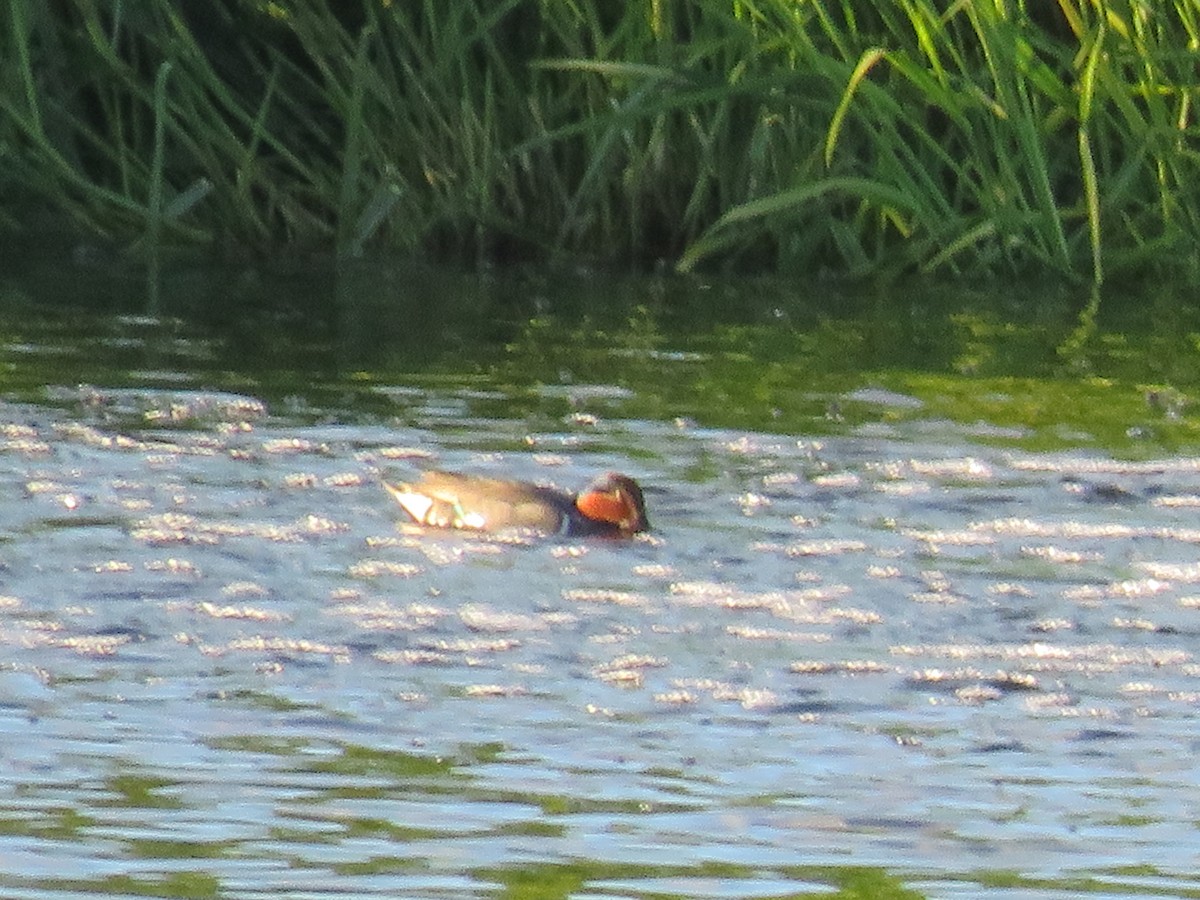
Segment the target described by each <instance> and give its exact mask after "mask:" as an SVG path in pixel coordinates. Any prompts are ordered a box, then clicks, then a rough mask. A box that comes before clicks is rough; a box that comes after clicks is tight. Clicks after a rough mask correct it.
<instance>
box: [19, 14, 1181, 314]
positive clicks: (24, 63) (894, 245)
mask: <svg viewBox="0 0 1200 900" xmlns="http://www.w3.org/2000/svg"><path fill="white" fill-rule="evenodd" d="M185 9H186V10H187V12H186V14H185V13H184V11H183V10H185ZM0 42H2V43H3V51H2V52H0V162H2V163H3V165H2V166H0V172H2V173H3V174H0V197H3V198H4V201H5V203H4V206H5V207H6V208H7V209H8V211H9V212H8V216H9V222H8V225H9V227H21V226H28V225H29V224H30V223H31V222H32V223H33V224H37V222H36V217H35V216H34V215H33V213H32V211H34V210H38V209H46V208H48V209H50V210H52V211H53V216H52V218H55V219H66V220H67V221H69V222H70V223H71V226H72V227H73V228H75V229H77V230H80V231H82V232H85V233H91V234H95V235H100V236H103V237H106V238H108V239H111V240H113V241H115V242H117V243H118V244H120V245H122V246H126V247H128V248H130V249H131V250H132V251H133V253H134V254H135V255H137V256H138V257H140V258H142V259H144V260H145V261H146V263H147V266H148V269H149V271H150V273H151V296H153V286H154V285H155V284H156V283H157V271H158V267H159V266H160V265H161V262H162V259H163V253H164V252H166V251H168V250H174V249H178V248H186V247H201V248H211V249H212V250H215V251H217V252H222V253H225V254H227V255H228V254H244V253H256V252H257V253H278V252H280V250H281V248H288V249H289V250H291V251H293V252H319V253H327V254H330V255H336V256H337V257H339V258H348V257H354V256H359V255H362V254H364V253H367V252H375V251H383V252H392V253H394V252H401V253H415V254H432V255H435V256H438V257H442V258H448V259H457V260H462V261H469V262H473V263H476V264H479V265H484V264H490V263H493V262H511V261H537V262H545V261H555V260H573V259H580V258H582V259H584V260H587V261H595V262H603V263H611V262H625V263H633V264H637V265H664V264H665V265H671V266H676V267H678V268H680V269H683V270H689V269H694V268H697V267H709V268H732V269H737V270H755V271H768V272H775V273H781V274H805V275H811V274H814V273H824V274H830V275H851V276H869V275H900V274H907V273H935V274H956V275H967V276H973V277H980V276H984V277H987V276H1007V275H1009V274H1012V273H1028V272H1050V273H1055V274H1057V275H1061V276H1063V277H1065V278H1067V279H1070V280H1075V281H1079V282H1090V283H1091V284H1094V285H1099V284H1101V283H1102V282H1104V281H1105V280H1106V279H1109V280H1112V279H1122V278H1132V277H1142V276H1144V275H1146V274H1147V273H1148V272H1152V273H1155V274H1160V275H1164V276H1175V277H1181V278H1194V276H1195V274H1196V272H1197V271H1198V270H1200V256H1198V253H1197V249H1196V248H1197V246H1200V240H1198V238H1200V190H1197V189H1196V188H1195V187H1194V185H1196V184H1200V171H1198V169H1200V152H1198V151H1197V142H1196V136H1197V125H1196V110H1195V109H1194V106H1195V102H1196V101H1195V97H1196V96H1198V94H1197V87H1198V86H1200V70H1198V68H1197V67H1196V65H1195V55H1196V53H1197V51H1198V50H1200V2H1198V0H1173V2H1164V3H1161V4H1145V3H1141V2H1138V0H1111V2H1106V3H1099V2H1098V0H1058V2H1057V3H1055V4H1048V3H1042V2H1037V3H1034V2H1032V0H985V2H964V0H959V2H953V3H949V4H947V3H937V2H934V0H903V2H899V3H896V2H891V0H887V2H885V0H841V2H838V3H824V4H822V3H812V2H795V0H723V2H718V0H692V2H687V3H684V2H682V0H675V2H672V0H651V2H649V3H633V4H606V3H602V2H600V0H580V2H578V3H572V4H564V3H556V2H551V0H500V2H492V0H488V2H484V0H454V2H449V3H437V2H434V0H419V2H412V3H396V2H391V0H363V2H362V3H361V4H321V3H298V2H262V0H223V2H214V3H206V4H193V5H189V6H186V7H180V6H179V5H178V4H175V3H172V2H169V0H146V2H144V3H137V4H133V3H123V2H120V0H107V2H102V3H95V2H91V0H64V2H62V3H58V4H53V5H45V4H39V3H34V2H32V0H0ZM168 73H169V77H168Z"/></svg>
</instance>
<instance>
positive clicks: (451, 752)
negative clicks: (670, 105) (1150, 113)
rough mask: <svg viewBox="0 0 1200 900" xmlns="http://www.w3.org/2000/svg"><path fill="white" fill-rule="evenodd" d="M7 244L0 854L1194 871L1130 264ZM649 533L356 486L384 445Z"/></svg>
mask: <svg viewBox="0 0 1200 900" xmlns="http://www.w3.org/2000/svg"><path fill="white" fill-rule="evenodd" d="M7 271H8V272H9V273H10V274H9V275H8V276H7V278H6V280H5V281H3V282H2V283H0V361H2V362H3V369H2V372H3V376H2V377H3V384H4V394H3V398H2V399H0V496H3V497H4V498H5V503H4V504H0V576H2V577H3V585H2V587H0V759H2V760H3V762H4V774H3V775H0V859H2V860H3V863H4V864H3V866H0V892H3V893H4V894H5V895H6V896H51V897H54V896H63V897H68V896H87V895H94V894H124V895H139V896H141V895H153V896H173V897H264V896H318V895H319V896H356V897H357V896H374V895H380V896H384V895H386V896H430V897H433V896H439V897H452V896H453V897H457V896H507V897H526V896H544V897H569V896H606V897H645V898H649V897H663V896H679V897H685V896H686V897H734V896H739V897H740V896H764V897H779V896H834V897H846V898H850V897H895V898H900V897H905V898H907V897H917V896H931V897H932V896H938V897H952V896H954V897H957V896H964V897H965V896H971V897H995V898H1001V897H1004V898H1007V897H1038V898H1047V900H1049V898H1058V897H1063V896H1076V895H1095V896H1101V895H1102V896H1135V895H1136V896H1145V895H1150V896H1194V895H1195V894H1196V893H1197V891H1198V890H1200V888H1198V886H1197V883H1196V878H1195V874H1194V873H1195V870H1196V867H1197V862H1198V860H1200V841H1197V838H1196V829H1195V825H1194V814H1193V812H1192V810H1193V808H1194V806H1195V805H1196V803H1197V802H1200V791H1198V789H1197V787H1196V785H1197V783H1198V779H1197V774H1198V773H1197V772H1196V766H1195V764H1194V762H1193V758H1194V756H1195V753H1194V751H1195V749H1196V739H1195V736H1194V730H1195V721H1196V708H1197V704H1198V703H1200V657H1198V656H1197V653H1196V650H1195V638H1196V635H1197V634H1200V619H1197V615H1198V613H1197V611H1198V610H1200V600H1198V599H1197V596H1196V595H1197V588H1196V585H1197V584H1200V572H1198V571H1197V566H1196V563H1195V548H1196V546H1197V544H1200V536H1198V534H1197V531H1196V529H1195V528H1194V527H1193V524H1192V520H1193V518H1194V511H1195V508H1196V507H1197V506H1200V499H1197V498H1200V459H1198V458H1197V457H1198V454H1197V447H1198V446H1200V441H1197V439H1196V435H1195V433H1194V432H1195V423H1196V417H1195V416H1194V411H1193V401H1192V397H1193V395H1194V392H1195V390H1196V386H1197V384H1200V377H1198V376H1200V371H1198V370H1197V364H1198V359H1197V358H1198V355H1200V354H1198V353H1197V350H1196V347H1197V344H1198V343H1200V341H1198V338H1197V334H1200V322H1197V321H1196V319H1195V313H1194V312H1192V311H1190V310H1187V309H1186V308H1185V307H1184V306H1183V305H1182V304H1181V303H1179V302H1178V299H1179V298H1178V297H1177V296H1176V297H1172V296H1170V295H1169V294H1168V293H1167V292H1166V291H1164V292H1162V293H1161V294H1151V295H1145V296H1142V297H1139V298H1134V299H1135V300H1136V302H1133V301H1128V302H1121V298H1115V299H1114V300H1113V301H1112V302H1111V303H1110V302H1109V299H1108V298H1105V302H1104V304H1103V305H1102V306H1101V308H1100V310H1099V314H1098V316H1097V318H1096V320H1095V321H1094V323H1088V322H1086V321H1085V322H1083V323H1082V324H1083V326H1085V327H1082V328H1081V319H1080V310H1081V309H1083V308H1084V302H1085V301H1084V300H1083V299H1082V298H1080V297H1078V296H1075V295H1074V294H1072V293H1071V292H1066V291H1058V292H1056V291H1046V292H1043V293H1042V294H1037V295H1034V294H1033V292H1032V291H1025V290H1022V291H1016V290H1014V291H1012V292H1009V293H1008V294H1005V295H1001V296H997V295H996V294H995V293H994V292H993V293H986V292H975V291H971V290H969V289H965V288H962V287H961V286H954V287H948V286H946V285H940V286H937V285H933V286H926V287H924V288H922V289H921V291H920V293H917V292H916V291H915V289H913V291H912V293H911V294H907V295H906V294H901V293H900V292H899V291H898V290H896V289H891V290H887V291H883V290H864V289H853V288H850V287H846V286H831V285H823V284H821V283H819V282H815V283H812V284H805V285H797V284H795V283H790V284H785V283H780V282H773V281H761V282H756V281H747V280H738V281H732V280H726V281H723V280H716V279H714V280H708V281H706V280H703V279H691V278H689V279H674V278H600V277H597V276H594V275H589V274H580V273H574V274H566V275H556V276H553V277H552V276H550V275H547V274H546V273H516V274H508V275H504V276H500V275H497V274H487V275H483V276H479V275H475V274H463V273H458V272H450V271H445V270H438V269H433V268H430V267H427V266H423V265H419V264H400V263H389V264H381V263H378V262H375V263H371V264H366V263H363V264H361V265H359V264H356V265H354V266H347V267H343V269H342V270H341V271H340V272H334V271H331V270H328V269H322V268H320V267H316V266H313V267H299V266H297V267H296V268H294V269H293V270H292V271H289V272H276V273H271V274H264V273H261V272H256V271H254V270H253V269H251V268H250V267H246V266H242V267H236V268H226V269H221V268H211V267H210V268H196V269H186V268H182V267H177V268H176V269H174V270H172V271H170V272H167V273H165V274H164V281H163V291H162V297H161V301H162V308H163V315H161V316H159V317H153V318H152V317H146V316H143V315H141V314H140V311H139V304H140V302H141V300H140V295H139V293H138V291H139V290H140V288H139V284H141V282H139V281H138V279H136V278H133V279H129V278H126V276H125V274H124V273H122V272H121V271H119V270H116V271H114V270H110V269H106V268H104V267H103V266H99V265H98V264H96V263H95V262H93V261H91V259H90V258H89V257H87V256H86V255H85V257H84V258H82V259H73V260H71V261H69V262H67V263H55V264H53V265H47V264H45V263H44V261H43V262H39V261H38V260H36V259H33V258H30V259H24V260H22V261H21V264H20V265H19V266H18V265H16V264H14V265H13V266H11V267H10V268H9V269H8V270H7ZM428 465H439V466H445V467H448V468H462V469H470V470H476V471H482V472H487V473H510V474H513V475H516V476H519V477H526V478H533V479H539V480H548V481H554V482H557V483H559V484H562V485H565V486H578V485H580V484H582V483H584V482H585V481H586V480H587V479H588V477H590V475H591V474H593V473H594V472H595V471H597V470H599V469H609V468H614V469H621V470H624V471H628V472H629V473H630V474H632V475H634V476H635V477H637V478H638V479H639V480H640V481H641V482H642V483H643V485H644V486H645V487H646V490H647V499H648V503H649V504H650V506H651V520H652V521H653V522H654V524H655V527H656V530H655V531H654V532H652V533H650V534H648V535H642V536H640V537H639V538H638V539H636V540H633V541H629V542H625V543H614V542H600V543H593V544H587V543H582V542H571V541H568V540H534V539H531V538H529V536H526V535H517V534H509V535H496V536H481V535H470V534H456V533H450V534H446V533H422V532H419V531H414V530H412V529H409V528H404V527H398V526H397V524H396V522H395V521H394V518H395V515H394V508H393V507H392V506H391V505H390V503H391V501H390V500H389V499H388V498H387V496H386V495H385V494H384V492H383V491H382V490H381V489H380V485H379V475H380V473H382V472H392V471H394V470H399V471H401V472H409V471H412V470H415V469H418V468H421V467H424V466H428Z"/></svg>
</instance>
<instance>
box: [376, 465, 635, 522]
mask: <svg viewBox="0 0 1200 900" xmlns="http://www.w3.org/2000/svg"><path fill="white" fill-rule="evenodd" d="M383 486H384V487H385V488H387V490H388V493H390V494H391V495H392V496H393V497H394V498H395V499H396V502H397V503H399V504H400V507H401V509H403V510H404V511H405V512H406V513H408V515H409V516H410V517H411V518H412V520H413V521H414V522H416V523H417V524H419V525H427V526H430V527H434V528H463V529H470V530H475V531H497V530H502V529H505V528H528V529H531V530H533V531H540V532H543V533H546V534H568V535H578V536H585V535H592V536H608V537H629V536H630V535H632V534H635V533H637V532H639V531H646V530H647V529H648V528H649V527H650V525H649V523H648V522H647V521H646V503H645V500H644V499H643V498H642V489H641V488H640V487H638V484H637V482H636V481H634V480H633V479H632V478H629V477H628V476H626V475H620V474H618V473H616V472H608V473H606V474H604V475H601V476H599V477H598V478H596V479H595V480H593V481H592V483H591V484H589V485H588V486H587V487H586V488H584V489H583V490H582V491H580V492H579V493H578V494H568V493H567V492H565V491H560V490H558V489H557V488H552V487H544V486H542V485H539V484H533V483H532V482H528V481H509V480H506V479H500V478H483V477H480V476H476V475H460V474H457V473H454V472H436V471H434V472H426V473H425V474H424V475H422V476H421V478H420V479H418V480H417V481H416V482H414V483H412V484H409V483H404V482H397V483H389V482H387V481H385V482H384V483H383Z"/></svg>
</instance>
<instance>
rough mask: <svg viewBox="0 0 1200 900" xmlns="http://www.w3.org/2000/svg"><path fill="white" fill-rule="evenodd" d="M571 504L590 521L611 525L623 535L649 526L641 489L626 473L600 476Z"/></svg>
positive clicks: (647, 528)
mask: <svg viewBox="0 0 1200 900" xmlns="http://www.w3.org/2000/svg"><path fill="white" fill-rule="evenodd" d="M575 506H576V507H577V508H578V509H579V511H580V512H581V513H583V515H585V516H586V517H587V518H589V519H591V520H592V521H593V522H604V523H607V524H609V525H612V526H613V527H615V528H616V529H617V531H619V532H620V533H621V534H623V535H631V534H636V533H637V532H639V531H648V530H649V528H650V522H649V521H648V520H647V519H646V500H645V498H644V497H643V496H642V489H641V488H640V487H638V483H637V482H636V481H634V480H633V479H632V478H630V477H629V476H628V475H621V474H619V473H617V472H609V473H607V474H605V475H601V476H600V477H599V478H597V479H596V480H595V481H593V482H592V483H591V484H589V485H588V486H587V487H586V488H584V490H582V491H581V492H580V493H579V496H578V497H576V498H575Z"/></svg>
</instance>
